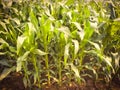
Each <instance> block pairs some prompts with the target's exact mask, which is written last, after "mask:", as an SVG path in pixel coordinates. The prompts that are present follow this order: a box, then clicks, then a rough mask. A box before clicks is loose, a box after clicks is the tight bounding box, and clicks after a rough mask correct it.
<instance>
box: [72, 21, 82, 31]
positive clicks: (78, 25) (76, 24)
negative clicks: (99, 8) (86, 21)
mask: <svg viewBox="0 0 120 90" xmlns="http://www.w3.org/2000/svg"><path fill="white" fill-rule="evenodd" d="M72 23H73V24H74V25H75V26H76V27H77V29H78V30H80V31H82V30H83V29H82V28H81V26H80V23H78V22H72Z"/></svg>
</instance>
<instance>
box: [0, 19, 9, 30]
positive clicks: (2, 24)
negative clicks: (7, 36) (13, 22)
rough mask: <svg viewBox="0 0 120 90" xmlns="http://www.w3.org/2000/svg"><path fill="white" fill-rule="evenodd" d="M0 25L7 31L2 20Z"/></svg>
mask: <svg viewBox="0 0 120 90" xmlns="http://www.w3.org/2000/svg"><path fill="white" fill-rule="evenodd" d="M0 25H1V26H2V27H3V28H4V29H5V30H6V31H8V30H7V26H6V24H5V23H4V22H2V21H0Z"/></svg>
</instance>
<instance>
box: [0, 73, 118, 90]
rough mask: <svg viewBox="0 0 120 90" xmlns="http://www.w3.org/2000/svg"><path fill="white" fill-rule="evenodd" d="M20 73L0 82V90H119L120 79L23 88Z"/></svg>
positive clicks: (89, 80)
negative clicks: (83, 83) (84, 83)
mask: <svg viewBox="0 0 120 90" xmlns="http://www.w3.org/2000/svg"><path fill="white" fill-rule="evenodd" d="M22 77H23V76H22V75H20V74H19V73H14V74H12V75H11V76H10V77H7V78H5V79H4V80H2V81H1V82H0V90H120V81H119V80H114V81H113V82H112V83H111V84H110V85H108V84H105V83H104V82H102V81H97V82H94V81H93V80H91V79H88V80H87V82H86V85H78V84H75V83H74V82H71V83H70V84H69V85H62V86H57V85H52V86H49V87H48V86H44V87H42V88H41V89H38V88H37V87H34V88H33V89H29V88H25V87H24V85H23V81H22Z"/></svg>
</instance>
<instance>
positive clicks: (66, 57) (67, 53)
mask: <svg viewBox="0 0 120 90" xmlns="http://www.w3.org/2000/svg"><path fill="white" fill-rule="evenodd" d="M69 47H70V43H68V44H67V45H66V46H65V51H64V65H66V63H67V59H68V57H69Z"/></svg>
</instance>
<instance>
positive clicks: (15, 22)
mask: <svg viewBox="0 0 120 90" xmlns="http://www.w3.org/2000/svg"><path fill="white" fill-rule="evenodd" d="M106 3H107V2H106ZM3 4H4V3H3V2H2V4H1V5H2V8H1V9H0V18H1V20H0V65H1V66H3V67H4V70H3V71H0V72H2V73H1V74H0V80H3V79H4V78H6V77H7V75H8V74H10V73H11V72H15V70H16V72H21V73H22V74H23V75H24V78H23V82H24V85H25V87H27V86H29V87H31V86H33V85H35V86H38V87H40V86H41V85H44V84H48V85H51V84H53V83H55V82H56V83H57V84H59V85H62V84H63V83H68V84H69V83H70V82H71V81H72V80H74V81H75V82H78V83H81V82H85V80H84V78H85V77H91V78H93V79H95V80H99V79H100V78H101V76H103V79H105V80H106V81H107V82H109V81H110V80H112V78H113V77H112V75H115V76H117V75H118V73H117V72H118V71H119V68H120V67H119V60H120V57H119V54H120V52H119V50H120V46H119V44H120V36H119V34H120V30H119V27H120V23H119V22H120V20H119V10H118V8H117V5H116V10H115V11H116V12H117V16H118V17H117V18H116V19H114V20H110V19H109V17H110V14H109V12H107V11H106V7H103V6H102V2H96V1H95V0H93V1H91V2H87V3H86V2H85V1H84V0H81V1H79V0H75V1H74V0H66V1H64V0H56V1H54V0H40V1H39V0H34V1H31V0H29V1H27V0H24V1H22V0H21V1H20V2H19V1H16V2H15V1H13V2H12V4H11V6H9V7H6V6H4V5H3ZM5 9H7V10H8V11H9V13H8V12H5ZM3 11H4V12H3ZM6 67H7V68H6ZM73 76H74V77H73ZM64 77H65V79H64Z"/></svg>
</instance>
